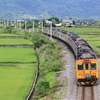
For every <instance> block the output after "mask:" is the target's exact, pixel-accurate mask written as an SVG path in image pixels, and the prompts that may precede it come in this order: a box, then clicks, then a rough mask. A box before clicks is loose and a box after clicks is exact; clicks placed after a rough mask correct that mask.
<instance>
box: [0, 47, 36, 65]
mask: <svg viewBox="0 0 100 100" xmlns="http://www.w3.org/2000/svg"><path fill="white" fill-rule="evenodd" d="M0 53H1V54H0V62H1V63H4V62H5V63H6V62H9V63H34V62H36V56H35V53H34V50H33V48H0Z"/></svg>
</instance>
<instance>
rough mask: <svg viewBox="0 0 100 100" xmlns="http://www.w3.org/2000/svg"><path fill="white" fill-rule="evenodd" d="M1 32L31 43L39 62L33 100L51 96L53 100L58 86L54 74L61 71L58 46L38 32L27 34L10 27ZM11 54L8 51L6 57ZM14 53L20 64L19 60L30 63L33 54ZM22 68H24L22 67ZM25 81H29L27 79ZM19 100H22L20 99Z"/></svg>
mask: <svg viewBox="0 0 100 100" xmlns="http://www.w3.org/2000/svg"><path fill="white" fill-rule="evenodd" d="M1 31H2V32H5V33H8V34H10V33H13V34H16V35H18V34H20V36H22V37H24V38H25V39H28V40H30V41H32V43H33V45H34V47H35V48H36V50H37V52H38V55H39V61H40V65H39V78H38V81H37V85H36V88H35V94H34V95H35V96H34V100H35V99H36V100H37V99H40V98H43V97H45V96H48V95H49V96H50V95H51V97H50V98H53V95H54V91H55V90H56V87H57V85H59V84H58V83H57V81H56V80H55V77H56V72H57V71H59V70H61V66H62V64H61V62H60V57H59V52H58V49H59V46H57V44H55V43H53V42H51V41H50V40H49V39H48V38H47V37H46V36H44V35H41V34H38V32H35V33H34V34H33V33H31V32H30V33H29V32H24V31H20V30H17V29H14V28H12V27H9V28H4V29H2V30H1ZM1 41H2V40H1ZM14 41H15V44H16V43H18V44H20V43H19V42H16V39H15V40H14ZM5 42H6V41H5ZM5 42H4V45H6V44H5ZM9 43H11V45H12V42H11V40H10V41H9ZM9 43H7V44H8V45H9ZM22 44H23V43H22ZM16 45H17V44H16ZM20 45H21V44H20ZM21 49H22V48H21ZM21 49H20V50H21ZM17 51H18V52H17ZM22 51H23V50H22ZM28 51H29V50H28ZM1 52H4V51H3V50H2V51H1ZM11 52H14V51H12V50H11V51H10V50H9V54H8V56H11V55H10V53H11ZM14 53H15V56H14V57H16V58H15V59H16V62H19V63H20V60H21V61H22V62H23V63H25V62H26V61H29V62H32V54H33V52H31V51H29V52H26V53H20V51H19V50H17V49H16V52H14ZM17 54H18V55H20V56H19V57H18V56H17ZM6 55H7V54H6ZM21 55H22V57H23V58H22V57H21ZM26 56H27V57H26ZM33 56H34V55H33ZM10 58H11V57H10ZM25 58H27V59H26V60H24V61H23V59H25ZM29 58H30V60H29ZM15 59H13V60H14V61H15ZM33 59H34V57H33ZM5 60H6V59H5ZM8 60H9V59H8ZM17 60H19V61H17ZM6 62H7V61H6ZM8 62H9V61H8ZM18 65H19V64H18ZM20 65H23V64H20ZM29 65H30V64H29ZM3 68H4V67H3ZM9 68H10V67H9ZM20 68H21V67H20ZM22 68H24V66H23V67H22ZM28 68H30V67H28ZM3 70H4V69H3ZM12 70H13V69H12ZM15 70H16V67H15ZM26 70H27V69H26ZM33 71H34V70H33ZM26 72H27V71H26ZM16 73H17V70H16ZM22 73H23V72H22ZM33 73H34V72H33ZM27 74H29V73H27ZM27 74H25V76H26V77H28V75H27ZM11 76H12V75H11ZM30 76H31V77H33V76H32V75H31V74H30ZM10 79H11V78H10ZM10 79H9V81H10ZM27 81H29V79H28V80H27ZM16 83H17V82H16ZM24 83H25V82H24ZM25 84H26V83H25ZM25 84H24V85H25ZM20 85H22V87H24V86H23V83H22V84H20ZM15 88H16V86H15ZM21 89H23V88H18V91H19V90H21ZM10 91H11V90H10ZM21 91H22V90H21ZM24 91H25V90H24ZM27 92H28V91H27ZM17 95H18V94H17V93H16V94H15V97H17ZM20 95H21V96H22V97H23V94H20ZM8 100H9V99H8ZM10 100H11V99H10ZM13 100H14V99H13ZM16 100H17V99H16ZM20 100H23V99H20Z"/></svg>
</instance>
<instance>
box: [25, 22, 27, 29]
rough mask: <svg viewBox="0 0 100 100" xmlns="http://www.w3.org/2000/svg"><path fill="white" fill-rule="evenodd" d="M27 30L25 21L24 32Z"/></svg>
mask: <svg viewBox="0 0 100 100" xmlns="http://www.w3.org/2000/svg"><path fill="white" fill-rule="evenodd" d="M26 30H27V26H26V21H25V31H26Z"/></svg>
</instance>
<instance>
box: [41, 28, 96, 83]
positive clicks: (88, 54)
mask: <svg viewBox="0 0 100 100" xmlns="http://www.w3.org/2000/svg"><path fill="white" fill-rule="evenodd" d="M43 33H44V34H46V35H48V36H50V37H54V38H57V39H60V40H61V41H63V42H65V43H67V44H68V45H69V46H70V47H71V49H72V52H73V54H74V56H75V60H76V65H75V70H76V84H77V85H96V84H98V60H97V57H96V54H95V52H94V50H93V49H92V48H91V46H90V45H89V44H88V43H87V42H86V41H85V40H83V39H82V38H81V37H79V36H78V35H77V34H75V33H73V32H68V31H65V30H60V29H51V30H50V28H48V27H44V28H43Z"/></svg>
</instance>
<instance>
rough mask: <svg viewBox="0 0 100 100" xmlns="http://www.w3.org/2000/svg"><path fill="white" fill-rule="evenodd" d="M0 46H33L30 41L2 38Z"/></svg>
mask: <svg viewBox="0 0 100 100" xmlns="http://www.w3.org/2000/svg"><path fill="white" fill-rule="evenodd" d="M0 45H1V46H2V45H7V46H9V45H19V46H20V45H21V46H22V45H29V46H32V45H33V44H32V42H31V41H29V40H26V39H20V38H17V39H9V38H4V39H3V38H1V39H0Z"/></svg>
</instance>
